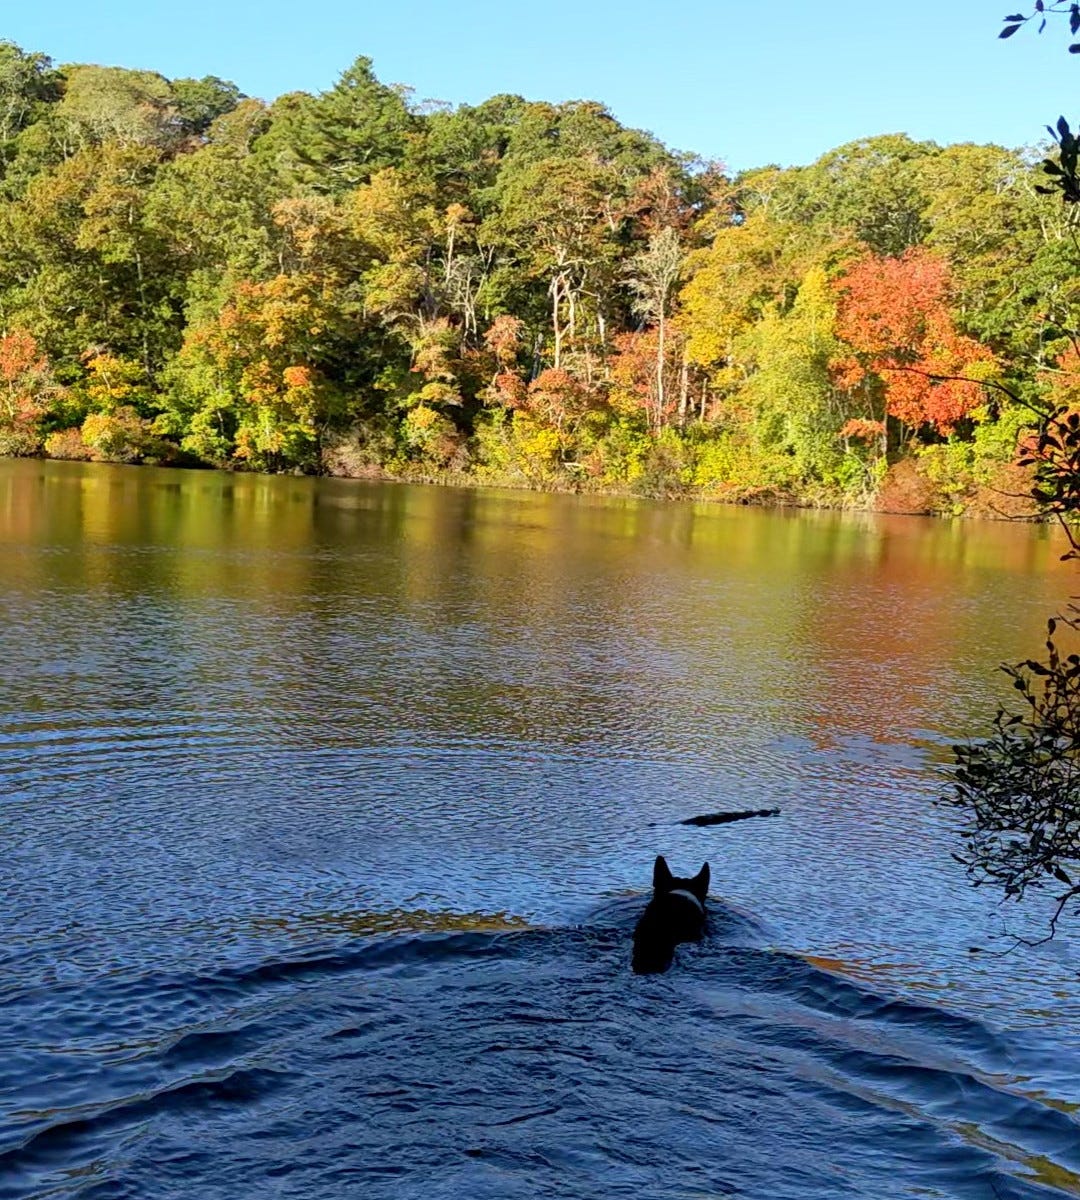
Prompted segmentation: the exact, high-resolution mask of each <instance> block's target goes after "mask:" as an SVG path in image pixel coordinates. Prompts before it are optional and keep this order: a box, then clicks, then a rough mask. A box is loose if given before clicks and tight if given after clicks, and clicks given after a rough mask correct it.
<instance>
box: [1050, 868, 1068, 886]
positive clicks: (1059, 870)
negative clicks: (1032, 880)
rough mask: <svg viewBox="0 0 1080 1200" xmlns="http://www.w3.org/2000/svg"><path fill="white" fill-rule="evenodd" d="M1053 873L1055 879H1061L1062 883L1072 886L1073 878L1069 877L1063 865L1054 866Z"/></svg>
mask: <svg viewBox="0 0 1080 1200" xmlns="http://www.w3.org/2000/svg"><path fill="white" fill-rule="evenodd" d="M1051 874H1052V875H1053V876H1054V878H1055V879H1060V880H1061V882H1062V883H1065V884H1068V885H1069V887H1072V880H1071V879H1070V878H1069V877H1068V875H1066V874H1065V872H1064V871H1063V870H1062V868H1061V867H1054V869H1053V870H1052V871H1051Z"/></svg>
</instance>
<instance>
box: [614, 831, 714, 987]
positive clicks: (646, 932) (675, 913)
mask: <svg viewBox="0 0 1080 1200" xmlns="http://www.w3.org/2000/svg"><path fill="white" fill-rule="evenodd" d="M708 894H709V864H708V863H705V864H704V866H702V868H701V870H700V871H698V873H697V874H696V875H694V876H693V877H692V878H690V879H680V878H679V877H678V876H677V875H672V873H671V868H670V867H669V866H668V865H667V861H666V860H665V858H664V856H663V855H662V854H660V855H657V858H656V862H655V863H654V864H653V895H652V899H651V900H650V901H649V903H648V905H647V906H646V908H645V911H644V912H643V913H642V914H641V919H640V920H639V921H638V923H637V928H636V929H635V930H634V956H633V959H632V966H633V968H634V974H635V975H656V974H659V973H660V972H661V971H666V970H667V969H668V967H670V966H671V962H672V959H673V958H674V957H675V947H676V946H677V945H678V944H679V943H680V942H697V941H700V940H701V935H702V933H704V931H705V898H706V896H708Z"/></svg>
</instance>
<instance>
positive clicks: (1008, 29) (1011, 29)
mask: <svg viewBox="0 0 1080 1200" xmlns="http://www.w3.org/2000/svg"><path fill="white" fill-rule="evenodd" d="M1019 28H1020V26H1019V25H1006V26H1005V28H1004V29H1003V30H1002V31H1001V32H1000V33H999V34H998V37H999V38H1010V37H1012V35H1013V34H1014V33H1015V32H1016V31H1017V30H1018V29H1019Z"/></svg>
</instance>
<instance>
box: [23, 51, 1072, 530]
mask: <svg viewBox="0 0 1080 1200" xmlns="http://www.w3.org/2000/svg"><path fill="white" fill-rule="evenodd" d="M763 152H764V153H765V154H767V153H768V147H763ZM1041 178H1043V176H1042V175H1041V172H1040V171H1039V169H1038V164H1037V156H1036V155H1035V154H1034V153H1028V152H1023V151H1011V150H1006V149H1003V148H1000V147H997V146H976V145H970V144H965V145H956V146H947V147H939V146H937V145H936V144H934V143H932V142H915V141H912V140H911V139H910V138H908V137H906V136H904V135H902V134H890V135H886V136H882V137H876V138H868V139H865V140H863V141H859V142H855V143H851V144H850V145H847V146H843V147H840V148H839V149H837V150H834V151H831V152H830V153H828V154H826V155H824V156H823V157H822V158H820V159H819V160H818V161H817V162H815V163H813V164H811V165H810V166H807V167H796V168H789V169H781V168H778V167H763V168H760V169H756V170H752V171H746V172H743V173H741V174H738V175H731V174H729V173H728V172H726V171H725V170H724V168H723V167H722V166H721V165H719V164H715V163H707V162H702V161H700V160H697V159H694V158H693V157H691V156H688V155H683V154H676V153H674V152H672V151H670V150H669V149H667V148H666V147H665V146H663V145H662V144H661V143H660V142H658V141H657V140H656V139H655V138H653V137H652V136H651V135H649V134H647V133H644V132H641V131H639V130H633V129H627V128H625V127H623V126H621V125H620V124H619V123H618V122H617V121H616V120H615V119H614V118H613V117H612V116H611V114H610V113H609V112H608V111H607V110H606V109H605V108H604V107H603V106H602V105H600V104H598V103H593V102H589V101H575V102H570V103H564V104H547V103H538V102H528V101H525V100H523V99H521V98H520V97H518V96H510V95H504V96H496V97H494V98H492V99H491V100H488V101H486V102H484V103H483V104H480V105H476V106H461V107H459V108H456V109H452V108H450V107H441V106H432V105H430V104H427V105H418V104H415V103H414V102H413V101H412V98H411V95H410V93H409V92H408V91H407V90H406V89H402V88H398V87H391V86H387V85H385V84H383V83H381V82H380V81H379V80H378V78H377V77H376V76H375V74H374V73H373V70H372V65H371V62H370V61H369V60H368V59H365V58H359V59H357V60H356V62H355V63H354V64H353V65H352V66H351V67H350V68H349V69H348V70H347V71H346V72H345V73H344V74H343V75H342V76H341V78H340V79H339V81H338V82H337V83H336V84H335V85H334V86H333V87H331V88H329V89H328V90H327V91H325V92H323V93H321V94H319V95H314V96H313V95H308V94H306V93H302V92H296V93H291V94H289V95H285V96H282V97H280V98H279V99H278V100H276V101H274V102H273V103H272V104H269V105H267V104H264V103H263V102H261V101H259V100H254V99H250V98H247V97H244V96H243V95H241V93H240V92H239V90H238V89H237V88H236V87H235V85H233V84H231V83H228V82H225V81H223V80H220V79H217V78H214V77H209V76H208V77H206V78H203V79H198V80H196V79H177V80H167V79H165V78H164V77H162V76H161V75H158V74H155V73H153V72H150V71H135V70H126V69H121V68H112V67H99V66H92V65H68V66H56V65H55V64H54V63H53V62H52V61H51V60H50V59H49V58H48V57H47V56H46V55H44V54H41V53H34V52H28V51H24V50H22V49H20V48H19V47H17V46H15V45H14V44H12V43H10V42H5V43H0V454H3V455H7V456H12V455H47V456H49V457H53V458H67V459H87V460H97V461H105V462H140V461H152V462H159V463H166V464H168V463H175V464H184V465H199V464H203V465H208V466H216V467H226V468H230V469H248V470H258V471H270V472H296V471H299V472H305V473H329V474H336V475H349V476H356V477H381V478H396V479H406V480H431V481H445V482H454V483H473V484H484V483H490V484H499V485H510V486H523V487H534V488H541V489H548V490H555V489H557V490H575V491H605V492H629V493H636V494H641V495H656V496H688V497H703V498H714V499H721V500H735V501H750V502H753V501H757V502H790V503H796V504H818V505H828V506H847V507H882V508H890V509H892V510H894V511H911V512H941V513H953V514H960V513H967V514H971V515H988V516H993V515H1006V516H1020V515H1031V514H1032V513H1033V511H1034V510H1033V506H1032V504H1031V502H1030V500H1029V499H1028V493H1029V490H1030V486H1031V480H1030V476H1029V471H1028V470H1027V469H1026V468H1023V467H1021V466H1020V465H1018V463H1017V459H1018V447H1020V448H1022V447H1023V446H1024V445H1025V442H1026V441H1027V440H1029V439H1030V437H1031V434H1032V428H1033V426H1034V424H1035V416H1034V410H1035V409H1036V408H1041V409H1045V408H1047V407H1048V406H1052V405H1060V404H1070V405H1071V404H1073V403H1074V402H1075V403H1077V404H1080V354H1078V351H1077V348H1076V345H1075V344H1074V336H1075V335H1074V334H1073V332H1072V330H1073V328H1074V325H1075V321H1074V319H1073V316H1072V314H1073V310H1074V306H1075V304H1076V302H1077V300H1078V299H1080V277H1078V270H1077V267H1078V262H1080V257H1078V250H1077V246H1076V243H1075V240H1074V237H1073V234H1072V231H1071V230H1070V228H1069V227H1068V223H1067V214H1066V213H1065V212H1064V211H1063V206H1062V205H1061V204H1060V203H1056V202H1055V200H1054V199H1053V198H1051V197H1046V196H1043V195H1040V194H1039V193H1038V192H1037V191H1036V184H1037V183H1038V182H1039V181H1040V179H1041ZM984 384H990V385H994V384H1002V385H1004V386H1005V387H1007V388H1008V390H1009V392H1010V393H1012V394H1013V396H1015V400H1014V399H1012V398H1010V397H1009V396H1007V395H1006V393H1005V392H1003V391H1001V390H999V389H997V388H995V387H993V386H991V387H990V388H987V387H985V386H983V385H984Z"/></svg>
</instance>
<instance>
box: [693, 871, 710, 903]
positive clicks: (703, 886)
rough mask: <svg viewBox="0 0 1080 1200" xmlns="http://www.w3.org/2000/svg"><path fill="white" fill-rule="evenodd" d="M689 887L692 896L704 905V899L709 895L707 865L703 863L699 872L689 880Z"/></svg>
mask: <svg viewBox="0 0 1080 1200" xmlns="http://www.w3.org/2000/svg"><path fill="white" fill-rule="evenodd" d="M690 887H691V890H692V891H693V893H694V895H695V896H697V898H698V899H699V900H700V901H701V903H702V904H704V903H705V897H706V896H707V895H708V894H709V864H708V863H703V864H702V867H701V870H700V871H698V873H697V874H696V875H695V876H694V878H693V879H691V880H690Z"/></svg>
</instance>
